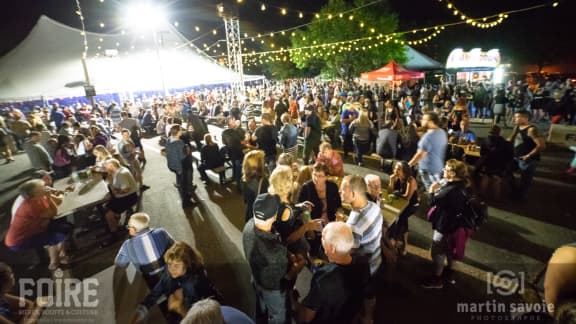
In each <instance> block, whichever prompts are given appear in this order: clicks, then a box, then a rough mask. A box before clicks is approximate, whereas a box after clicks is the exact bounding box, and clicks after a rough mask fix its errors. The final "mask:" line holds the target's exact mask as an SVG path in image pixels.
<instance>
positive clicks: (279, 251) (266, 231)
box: [242, 193, 304, 324]
mask: <svg viewBox="0 0 576 324" xmlns="http://www.w3.org/2000/svg"><path fill="white" fill-rule="evenodd" d="M279 207H280V198H279V197H278V196H277V195H271V194H267V193H265V194H261V195H259V196H257V197H256V200H255V201H254V205H253V210H254V214H253V215H254V216H253V218H252V219H250V220H249V221H248V222H247V223H246V225H245V226H244V230H243V232H242V243H243V247H244V255H245V256H246V259H247V260H248V264H249V265H250V269H251V270H252V284H253V286H254V290H255V292H256V322H257V323H273V324H284V323H290V322H291V320H290V315H289V314H290V299H289V296H288V293H289V292H288V291H287V290H286V288H287V280H291V279H293V278H294V277H295V275H296V274H297V273H298V272H299V271H300V269H301V268H302V266H303V265H304V260H295V259H293V260H289V259H288V250H287V249H286V246H284V245H283V244H282V242H281V240H280V236H279V235H278V234H277V233H275V232H274V231H273V230H272V225H273V224H274V222H275V221H276V217H277V213H278V208H279ZM290 261H292V266H290V263H291V262H290Z"/></svg>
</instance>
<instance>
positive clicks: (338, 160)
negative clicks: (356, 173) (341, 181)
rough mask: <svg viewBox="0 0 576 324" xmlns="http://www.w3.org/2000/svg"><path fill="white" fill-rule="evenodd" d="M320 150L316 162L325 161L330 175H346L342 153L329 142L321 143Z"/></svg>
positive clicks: (341, 176) (339, 176) (340, 176)
mask: <svg viewBox="0 0 576 324" xmlns="http://www.w3.org/2000/svg"><path fill="white" fill-rule="evenodd" d="M319 150H320V152H319V153H318V157H316V163H323V164H325V165H326V166H327V167H328V175H329V176H333V177H338V178H343V177H344V162H343V161H342V157H341V156H340V153H338V152H336V151H334V150H333V149H332V145H330V143H328V142H323V143H322V144H320V149H319Z"/></svg>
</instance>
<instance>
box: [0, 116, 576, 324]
mask: <svg viewBox="0 0 576 324" xmlns="http://www.w3.org/2000/svg"><path fill="white" fill-rule="evenodd" d="M472 129H473V130H474V131H475V132H476V133H477V135H478V136H480V137H484V136H485V135H486V133H487V130H488V125H480V124H474V125H473V128H472ZM143 143H144V147H145V151H146V156H147V159H148V163H147V165H146V168H145V171H144V182H145V183H146V184H147V185H149V186H150V187H151V189H149V190H147V191H146V192H145V193H144V194H143V197H142V211H145V212H147V213H148V214H150V215H151V218H152V220H151V223H152V226H157V227H163V228H165V229H166V230H167V231H168V232H170V233H171V234H172V236H173V237H174V238H175V239H177V240H183V241H186V242H188V243H190V244H192V245H194V246H195V247H196V248H198V250H199V251H200V252H201V253H202V254H203V256H204V259H205V262H206V266H207V269H208V273H209V277H210V279H211V280H212V281H213V282H214V283H215V285H216V286H217V287H218V289H219V290H220V291H221V292H222V294H223V296H224V303H225V304H227V305H231V306H234V307H237V308H239V309H241V310H243V311H245V312H246V313H248V314H252V312H253V309H254V294H253V291H252V288H251V285H250V271H249V268H248V265H247V263H246V261H245V258H244V256H243V253H242V246H241V231H242V228H243V225H244V204H243V201H242V197H241V195H240V194H239V193H238V192H237V190H236V188H235V185H233V184H230V185H219V184H217V181H216V179H214V181H213V182H212V183H210V184H208V185H207V186H204V185H203V184H202V182H201V181H200V179H199V177H198V173H197V172H195V174H194V179H195V183H196V184H197V185H198V189H197V191H196V195H195V197H194V200H195V201H196V204H195V206H193V207H192V208H189V209H186V210H183V209H182V208H181V204H180V201H179V196H178V193H177V191H176V188H175V187H174V186H173V183H174V182H175V179H174V176H173V175H172V173H171V172H170V171H168V169H167V168H166V165H165V164H166V163H165V158H164V157H162V156H161V155H160V149H161V147H160V146H159V145H158V139H157V138H151V139H144V140H143ZM15 158H16V161H15V162H14V163H11V164H6V165H0V233H1V235H0V237H2V238H3V236H4V234H5V232H6V230H7V228H8V223H9V209H10V206H11V202H12V200H13V199H14V198H15V196H16V188H17V186H18V184H20V183H22V182H23V181H25V180H26V179H27V178H28V176H29V175H30V173H31V171H30V163H29V161H28V158H27V156H26V155H25V154H23V153H21V154H18V155H16V156H15ZM571 158H572V154H571V153H570V152H569V151H568V150H565V149H563V148H558V147H552V148H550V150H547V151H546V152H545V153H544V155H543V159H542V162H541V163H540V165H539V167H538V172H537V177H536V179H535V183H534V186H533V188H532V189H531V191H530V193H529V199H528V200H527V201H525V202H506V203H495V202H491V201H489V205H490V206H491V207H490V210H489V211H490V219H489V221H488V223H487V224H486V225H485V226H483V227H482V228H481V229H480V231H478V232H477V233H475V234H474V235H473V236H472V238H471V240H470V241H469V243H468V246H467V250H466V257H465V259H464V260H463V261H462V262H459V263H458V264H457V266H456V269H457V273H456V284H455V285H447V286H446V287H444V289H441V290H433V291H427V290H424V289H422V288H420V285H419V284H420V282H421V281H422V280H424V279H425V278H427V276H428V275H429V274H430V273H431V269H432V267H431V262H430V257H429V247H430V243H431V233H432V230H431V228H430V224H429V223H428V222H427V221H426V220H425V217H424V211H422V210H421V211H419V212H418V213H417V215H415V216H413V217H411V218H410V246H409V247H408V252H409V253H408V255H407V256H406V257H402V258H400V259H399V261H398V265H397V269H396V270H395V271H392V274H391V275H390V276H389V280H388V281H387V282H386V283H385V284H384V285H383V286H382V287H381V288H380V289H379V302H378V305H377V323H418V322H423V321H425V320H426V321H427V322H433V323H437V322H458V323H478V322H483V323H486V322H492V323H495V322H508V323H509V322H510V318H509V316H510V315H509V313H510V311H512V310H517V308H518V307H517V306H518V305H520V304H518V303H520V302H524V301H525V300H527V299H526V298H527V297H526V296H527V295H530V293H529V291H530V289H529V286H530V282H532V281H534V280H535V279H536V278H537V276H538V274H539V273H540V272H541V271H542V269H543V268H544V265H545V263H546V261H547V259H548V258H549V257H550V255H551V253H552V252H553V251H554V249H555V248H556V247H558V246H560V245H562V244H565V243H568V242H574V241H576V215H575V209H574V207H573V206H574V205H573V200H574V197H575V196H574V192H575V189H576V177H575V176H571V177H568V176H566V175H564V173H563V172H564V170H565V169H566V167H567V165H568V163H569V161H570V159H571ZM351 162H352V161H346V165H345V172H347V173H356V174H361V175H364V174H366V173H376V174H379V175H380V176H381V177H382V178H383V179H384V180H385V181H387V179H388V176H387V175H386V174H383V173H380V172H378V171H376V170H375V169H376V167H377V163H376V162H375V161H373V162H367V163H366V166H365V167H358V166H355V165H353V164H351ZM118 247H119V245H116V246H112V247H109V248H107V249H98V248H96V247H95V248H92V249H88V250H86V251H85V252H83V255H81V256H77V258H76V259H77V260H79V261H78V262H76V263H73V264H72V266H71V267H70V268H69V269H65V271H64V272H63V276H64V278H80V279H86V278H97V279H98V280H99V282H100V286H99V287H100V288H99V289H98V293H97V297H98V299H99V300H100V301H101V302H100V304H99V306H98V307H96V309H95V312H94V313H90V314H88V315H86V316H85V317H82V318H80V317H72V318H70V316H72V315H70V314H68V315H62V314H59V313H57V312H53V313H52V314H50V313H48V314H47V315H46V316H45V318H47V319H49V320H51V321H53V322H54V321H56V322H59V321H60V320H58V319H61V320H65V319H67V321H68V322H100V323H113V322H114V321H116V322H118V323H124V322H125V321H126V319H127V318H128V317H129V315H130V314H131V313H132V311H133V309H134V307H135V305H136V303H137V302H138V301H139V299H140V297H138V296H142V295H143V294H145V288H142V285H139V284H138V281H137V280H135V279H133V278H132V279H130V280H128V281H126V279H125V277H126V276H128V277H129V278H131V277H133V276H134V274H133V271H128V272H127V273H122V274H121V276H120V277H122V278H124V279H123V280H124V281H121V280H120V281H119V279H118V278H119V275H118V273H115V272H114V271H113V267H112V262H113V258H114V255H115V253H116V251H117V249H118ZM36 259H37V258H36V255H35V254H34V253H33V252H25V253H13V252H10V251H8V250H7V249H6V248H5V247H4V246H3V245H0V260H3V261H4V262H7V263H9V264H10V265H12V266H13V267H14V269H15V270H16V275H17V278H32V279H40V278H50V276H51V275H50V274H49V273H48V272H47V271H46V270H43V267H34V268H30V267H29V266H30V264H32V263H35V262H36ZM495 274H499V276H495ZM307 275H308V276H309V274H307ZM501 278H504V279H507V280H508V281H505V282H504V283H506V284H510V283H512V284H513V285H512V286H509V285H508V286H506V285H504V286H506V287H503V285H501V283H502V281H500V279H501ZM303 281H304V280H300V281H299V283H298V285H297V286H298V289H299V290H300V291H301V293H302V292H305V291H306V290H307V287H306V284H305V283H303ZM119 282H121V283H119ZM127 282H128V284H127ZM514 284H515V285H514ZM522 287H524V288H525V289H524V290H522V289H520V288H522ZM507 288H517V289H512V290H514V291H512V293H510V291H511V290H510V289H507ZM485 303H493V304H494V305H495V307H496V306H498V307H500V308H498V309H497V310H499V311H502V312H492V311H489V310H488V309H487V308H486V307H488V306H484V308H482V307H480V308H481V309H480V310H478V307H477V306H479V305H484V304H485ZM530 305H533V304H530ZM473 307H475V308H473ZM61 316H64V317H61ZM67 316H68V317H67ZM161 319H162V317H161V316H158V314H155V315H154V314H153V315H152V319H151V320H150V321H149V322H150V323H157V322H158V321H161Z"/></svg>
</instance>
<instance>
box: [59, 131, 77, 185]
mask: <svg viewBox="0 0 576 324" xmlns="http://www.w3.org/2000/svg"><path fill="white" fill-rule="evenodd" d="M75 154H76V153H75V152H74V146H73V145H72V143H71V141H70V136H68V135H58V146H57V147H56V150H55V151H54V178H55V179H62V178H66V177H67V176H69V175H70V174H71V173H72V171H73V168H75V167H74V159H75Z"/></svg>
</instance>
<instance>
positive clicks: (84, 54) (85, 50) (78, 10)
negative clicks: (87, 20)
mask: <svg viewBox="0 0 576 324" xmlns="http://www.w3.org/2000/svg"><path fill="white" fill-rule="evenodd" d="M76 14H77V15H78V16H79V17H80V25H81V26H82V32H80V35H81V36H82V44H83V45H84V46H83V51H82V58H84V59H86V57H87V55H88V38H86V25H85V24H84V14H83V13H82V7H81V6H80V0H76ZM100 39H101V41H102V38H100Z"/></svg>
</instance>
